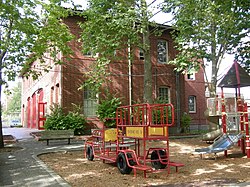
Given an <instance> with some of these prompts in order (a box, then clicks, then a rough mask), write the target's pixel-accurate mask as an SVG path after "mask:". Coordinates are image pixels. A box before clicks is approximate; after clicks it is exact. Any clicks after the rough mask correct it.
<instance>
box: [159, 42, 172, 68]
mask: <svg viewBox="0 0 250 187" xmlns="http://www.w3.org/2000/svg"><path fill="white" fill-rule="evenodd" d="M168 60H169V59H168V42H167V41H166V40H158V42H157V62H158V63H159V64H166V63H168Z"/></svg>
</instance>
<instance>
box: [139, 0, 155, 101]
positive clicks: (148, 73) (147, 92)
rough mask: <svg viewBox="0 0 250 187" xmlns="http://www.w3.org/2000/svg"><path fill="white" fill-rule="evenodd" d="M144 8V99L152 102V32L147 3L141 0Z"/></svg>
mask: <svg viewBox="0 0 250 187" xmlns="http://www.w3.org/2000/svg"><path fill="white" fill-rule="evenodd" d="M141 9H142V22H141V24H142V31H143V32H142V37H143V49H144V93H143V101H144V102H147V103H152V102H153V99H152V90H153V89H152V64H151V56H150V40H149V36H150V32H149V19H148V15H147V9H148V7H147V3H146V1H145V0H141Z"/></svg>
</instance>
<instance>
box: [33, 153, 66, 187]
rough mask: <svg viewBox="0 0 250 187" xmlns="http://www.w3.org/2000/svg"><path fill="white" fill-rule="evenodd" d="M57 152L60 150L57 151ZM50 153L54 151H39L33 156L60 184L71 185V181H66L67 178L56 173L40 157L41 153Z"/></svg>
mask: <svg viewBox="0 0 250 187" xmlns="http://www.w3.org/2000/svg"><path fill="white" fill-rule="evenodd" d="M55 152H60V151H55ZM48 153H53V151H52V152H47V153H39V154H37V155H32V157H33V158H34V159H35V160H36V162H37V163H38V164H39V165H40V166H41V167H42V168H43V169H44V170H45V171H47V172H48V173H49V175H50V176H51V177H52V178H53V179H55V180H56V181H57V182H58V184H60V186H64V187H70V185H69V183H67V182H66V180H64V179H63V178H62V177H61V176H60V175H58V174H57V173H55V172H54V171H53V170H52V169H50V168H49V167H48V166H47V165H46V164H45V163H44V162H43V161H42V160H40V159H39V158H38V156H39V155H42V154H48Z"/></svg>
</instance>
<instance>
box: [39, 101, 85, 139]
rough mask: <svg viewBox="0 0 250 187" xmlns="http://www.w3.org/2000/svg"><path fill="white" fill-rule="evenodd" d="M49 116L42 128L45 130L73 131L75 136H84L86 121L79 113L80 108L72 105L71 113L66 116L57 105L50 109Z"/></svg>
mask: <svg viewBox="0 0 250 187" xmlns="http://www.w3.org/2000/svg"><path fill="white" fill-rule="evenodd" d="M50 110H51V114H50V115H47V116H46V121H45V124H44V127H45V129H46V130H67V129H74V133H75V135H81V134H84V130H85V128H86V123H87V120H86V118H85V116H84V115H83V114H82V113H81V108H80V107H78V106H76V105H74V109H73V111H70V112H69V113H68V114H65V113H64V112H63V109H62V107H61V106H59V105H58V104H54V105H52V106H51V107H50Z"/></svg>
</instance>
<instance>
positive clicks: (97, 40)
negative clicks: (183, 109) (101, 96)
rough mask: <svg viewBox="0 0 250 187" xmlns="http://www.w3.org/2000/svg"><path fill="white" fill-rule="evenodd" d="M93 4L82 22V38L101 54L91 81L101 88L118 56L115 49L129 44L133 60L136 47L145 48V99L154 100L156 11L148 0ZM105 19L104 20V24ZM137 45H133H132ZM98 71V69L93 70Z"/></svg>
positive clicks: (97, 0)
mask: <svg viewBox="0 0 250 187" xmlns="http://www.w3.org/2000/svg"><path fill="white" fill-rule="evenodd" d="M88 2H89V8H88V9H87V10H86V11H85V12H84V15H85V17H86V21H85V22H84V23H80V27H81V29H82V30H83V32H82V34H81V39H82V42H83V49H84V51H85V52H89V51H91V52H92V53H93V54H97V53H98V54H99V57H97V61H96V63H94V64H93V67H92V71H90V72H88V73H87V74H86V75H87V76H88V75H91V76H88V81H86V82H87V84H88V85H92V87H95V88H96V89H99V88H100V86H101V85H102V83H103V81H105V77H106V76H105V75H107V74H108V72H107V71H106V68H107V65H108V64H109V63H110V61H112V60H113V59H114V58H115V57H114V55H113V54H114V51H115V50H119V49H124V48H128V49H129V50H128V57H129V58H130V59H129V60H132V54H133V49H134V47H139V48H140V49H142V50H143V52H144V96H143V100H144V102H149V103H152V68H151V58H150V43H149V36H150V34H152V33H151V32H150V30H149V26H150V25H154V26H156V25H155V24H154V23H153V22H150V21H149V20H150V18H151V17H152V13H151V12H150V11H149V8H148V4H147V2H146V0H140V1H139V0H136V1H135V0H128V1H123V0H112V1H110V0H89V1H88ZM100 23H101V24H100ZM131 46H133V48H132V47H131ZM93 72H94V73H93Z"/></svg>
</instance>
